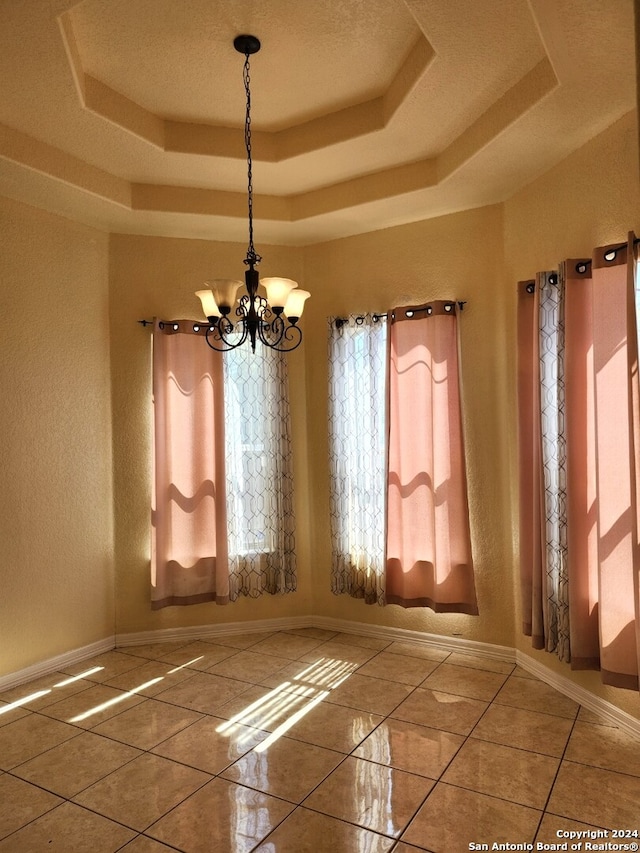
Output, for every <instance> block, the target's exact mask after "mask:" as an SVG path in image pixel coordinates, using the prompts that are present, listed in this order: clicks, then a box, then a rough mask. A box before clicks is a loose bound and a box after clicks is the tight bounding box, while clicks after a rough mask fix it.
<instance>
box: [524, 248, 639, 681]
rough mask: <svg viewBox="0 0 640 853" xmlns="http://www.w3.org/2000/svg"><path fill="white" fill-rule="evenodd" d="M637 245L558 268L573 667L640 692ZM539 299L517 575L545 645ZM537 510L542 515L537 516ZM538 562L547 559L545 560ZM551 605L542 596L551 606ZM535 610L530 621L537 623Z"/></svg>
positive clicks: (530, 319)
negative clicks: (595, 670)
mask: <svg viewBox="0 0 640 853" xmlns="http://www.w3.org/2000/svg"><path fill="white" fill-rule="evenodd" d="M635 263H636V243H635V239H634V237H633V235H630V237H629V241H628V243H627V245H622V246H620V245H618V246H605V247H602V248H599V249H596V250H595V252H594V255H593V258H592V260H586V261H584V260H569V261H566V262H565V263H564V264H563V265H562V268H561V280H562V282H563V283H564V294H563V296H564V299H563V307H562V312H561V316H562V318H563V324H564V338H565V339H564V349H563V360H564V375H565V389H564V390H565V395H564V416H563V418H561V420H560V422H559V430H560V431H561V432H562V440H564V441H566V507H565V522H566V528H567V548H566V569H567V576H568V594H569V637H570V654H569V657H570V660H571V666H572V668H574V669H585V668H599V669H600V671H601V677H602V680H603V682H604V683H605V684H610V685H613V686H616V687H623V688H629V689H635V690H637V689H638V673H639V670H640V588H639V571H640V560H639V546H638V529H639V525H638V501H637V484H638V481H639V478H638V456H639V454H640V431H639V429H640V418H639V405H638V343H637V342H638V339H637V321H636V305H635V284H634V274H635ZM539 300H540V296H536V298H535V299H534V298H533V296H532V295H531V294H530V293H527V291H526V286H522V285H521V291H520V298H519V306H518V308H519V318H518V333H519V369H518V381H519V416H520V424H519V426H520V430H519V432H520V435H519V439H520V487H521V504H520V524H521V578H522V597H523V612H524V614H525V615H524V630H525V633H528V634H531V636H532V642H533V644H534V646H537V647H545V645H546V647H547V648H548V637H547V634H546V632H547V631H548V625H547V624H546V623H544V624H543V629H544V630H543V636H542V637H540V634H539V631H538V630H537V626H536V617H537V616H539V612H540V609H541V601H540V598H539V596H538V593H537V586H538V581H537V580H536V576H541V577H542V578H543V581H542V584H541V586H542V589H543V595H542V599H544V589H545V586H546V582H545V573H546V572H547V571H548V560H547V558H546V556H545V554H546V549H547V546H548V541H549V540H548V532H549V531H548V527H547V526H546V525H545V518H544V509H543V508H544V505H545V504H544V500H545V496H544V492H545V489H546V486H547V483H546V480H545V472H544V466H543V465H541V454H540V451H539V448H540V446H541V443H542V442H541V441H540V440H538V434H539V433H540V427H539V426H538V424H539V423H542V430H543V431H544V419H543V418H541V411H540V409H539V408H538V407H537V406H538V397H539V392H536V388H535V386H536V385H540V370H541V359H540V353H539V345H538V347H537V346H536V339H537V340H538V341H542V340H543V339H544V335H543V333H542V331H541V318H540V315H539V313H538V312H537V310H536V305H538V304H539ZM539 508H542V509H539ZM540 555H542V557H541V556H540ZM544 607H545V602H544V600H543V601H542V610H543V611H544ZM530 614H531V618H530Z"/></svg>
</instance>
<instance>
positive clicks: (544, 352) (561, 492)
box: [534, 272, 571, 661]
mask: <svg viewBox="0 0 640 853" xmlns="http://www.w3.org/2000/svg"><path fill="white" fill-rule="evenodd" d="M564 293H565V283H564V275H563V274H560V273H557V272H542V273H538V276H537V281H536V297H535V299H534V304H535V305H536V307H537V309H538V310H537V314H538V330H539V345H538V351H539V364H540V440H541V450H542V457H541V458H542V475H543V489H542V495H543V503H544V506H543V508H544V526H545V551H544V557H545V578H544V579H545V582H546V583H545V589H544V594H543V597H542V604H543V618H544V636H545V647H546V649H547V651H548V652H553V651H555V652H556V654H557V655H558V657H559V658H560V660H562V661H569V660H570V659H571V652H570V642H569V589H568V565H567V454H566V436H565V376H564V352H565V342H564V308H565V306H564Z"/></svg>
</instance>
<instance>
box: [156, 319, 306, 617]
mask: <svg viewBox="0 0 640 853" xmlns="http://www.w3.org/2000/svg"><path fill="white" fill-rule="evenodd" d="M203 337H204V330H200V331H194V328H193V322H191V321H188V320H181V321H175V322H172V323H159V322H156V324H155V326H154V340H153V396H154V478H153V479H154V489H153V498H154V501H153V509H152V556H151V576H152V595H151V598H152V607H153V608H154V609H159V608H162V607H166V606H169V605H176V604H196V603H199V602H204V601H215V602H216V603H218V604H226V603H227V602H229V601H234V600H235V599H237V598H238V596H239V595H247V596H251V597H257V596H259V595H261V594H262V593H265V592H269V593H279V592H289V591H291V590H294V589H295V588H296V558H295V547H294V515H293V480H292V466H291V441H290V430H289V404H288V396H287V385H288V383H287V365H286V356H284V355H282V354H281V353H276V352H273V351H272V350H268V349H266V348H264V347H259V348H258V349H257V351H256V353H255V354H253V353H252V352H251V351H250V349H246V350H245V348H244V347H243V348H241V349H239V350H235V351H231V352H228V353H225V354H224V355H222V354H220V353H218V352H214V351H213V350H211V349H210V348H209V347H208V346H207V344H206V342H205V341H204V340H203Z"/></svg>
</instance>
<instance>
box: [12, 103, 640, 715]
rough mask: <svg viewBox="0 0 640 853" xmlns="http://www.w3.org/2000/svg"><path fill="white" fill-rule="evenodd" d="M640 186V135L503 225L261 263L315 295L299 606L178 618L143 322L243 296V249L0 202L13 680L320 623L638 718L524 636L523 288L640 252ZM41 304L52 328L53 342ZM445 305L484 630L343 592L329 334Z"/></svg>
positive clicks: (551, 185)
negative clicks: (500, 661) (336, 531)
mask: <svg viewBox="0 0 640 853" xmlns="http://www.w3.org/2000/svg"><path fill="white" fill-rule="evenodd" d="M637 164H638V137H637V130H636V127H635V116H634V115H629V116H627V117H625V118H623V119H622V120H621V121H619V122H618V123H617V124H616V125H614V126H613V127H611V128H610V129H609V130H607V131H606V132H605V133H603V134H602V135H601V136H599V137H598V138H596V139H594V140H593V141H592V142H590V143H589V144H588V145H586V146H584V148H582V149H580V150H579V151H577V152H576V153H574V154H573V155H571V156H570V157H569V158H568V159H567V160H565V161H564V162H563V163H561V164H559V165H558V166H557V167H556V168H555V169H553V170H552V171H551V172H549V173H547V174H546V175H543V176H542V177H540V178H539V179H538V180H536V181H534V182H533V183H532V184H531V185H529V186H528V187H525V188H524V189H522V190H521V191H520V192H519V193H517V194H516V195H515V196H514V197H513V198H511V199H509V200H508V201H506V202H505V203H504V204H503V205H495V206H492V207H487V208H482V209H477V210H472V211H466V212H463V213H458V214H455V215H451V216H446V217H441V218H439V219H433V220H428V221H425V222H420V223H415V224H412V225H406V226H401V227H398V228H393V229H388V230H385V231H381V232H376V233H373V234H365V235H361V236H358V237H351V238H348V239H344V240H336V241H332V242H330V243H325V244H321V245H316V246H311V247H307V248H305V249H299V248H287V247H275V246H271V247H268V246H267V247H259V248H261V250H262V251H263V254H264V256H265V260H264V262H263V264H262V265H261V273H262V274H263V275H269V274H276V273H277V274H281V275H286V276H289V277H291V278H295V279H297V280H298V281H299V282H300V284H301V285H304V286H305V287H306V288H307V289H309V290H311V292H312V294H313V298H312V299H311V300H310V301H309V303H307V306H308V307H307V309H306V311H305V317H304V320H303V323H304V327H305V334H306V338H305V343H304V344H303V346H302V348H301V349H300V350H299V351H298V352H297V353H296V354H294V355H292V356H291V357H290V359H289V364H290V382H291V398H292V414H293V432H294V453H295V458H294V463H295V468H296V472H295V473H296V486H297V498H296V513H297V543H298V553H299V589H298V591H297V592H296V593H294V594H291V595H287V596H281V597H280V596H278V597H273V598H272V597H270V596H265V597H263V598H262V599H260V600H258V601H253V600H251V601H246V600H241V601H239V602H238V603H236V604H234V605H230V606H228V607H216V606H215V605H205V604H203V605H197V606H194V607H188V608H167V609H165V610H163V611H159V612H152V611H151V610H150V606H149V591H148V583H149V499H150V464H151V457H150V334H149V331H148V330H145V329H143V328H142V327H141V326H139V325H138V324H137V322H136V321H137V320H138V319H140V318H142V317H152V316H153V315H157V316H161V317H167V318H177V317H185V316H192V317H196V316H198V306H197V302H196V299H195V297H194V296H193V291H194V290H196V289H197V288H198V287H199V286H200V284H201V282H202V281H204V280H205V279H207V278H211V277H213V276H214V275H215V276H216V277H239V276H241V274H242V270H243V266H242V258H243V257H244V251H245V247H244V245H242V244H228V243H216V242H208V241H195V240H179V239H165V238H149V237H138V236H126V235H111V237H110V238H107V237H106V236H105V235H104V234H100V233H97V232H95V231H93V230H91V229H89V228H85V227H83V226H80V225H75V224H72V223H70V222H68V221H67V220H64V219H61V218H59V217H55V216H50V215H48V214H45V213H41V212H38V211H35V210H33V209H31V208H28V207H25V206H23V205H20V204H17V203H14V202H10V201H7V200H0V217H1V225H2V233H3V236H4V237H6V240H5V245H6V247H7V248H6V251H5V255H6V257H5V258H3V261H2V271H3V277H4V281H3V293H4V292H6V301H5V305H4V306H3V312H2V314H1V315H0V323H1V324H2V330H1V331H2V335H3V344H4V346H3V351H6V357H4V358H3V361H2V364H1V365H0V371H2V373H3V385H2V387H3V390H4V389H9V395H8V399H9V401H10V403H9V405H8V406H5V407H3V410H2V414H0V418H1V419H2V424H1V428H2V434H3V437H4V447H3V456H4V459H3V468H4V471H5V487H4V488H3V494H2V498H0V501H1V504H0V511H1V513H2V515H1V520H0V524H2V526H3V528H5V529H4V530H3V534H2V535H3V542H4V543H7V544H6V545H5V547H4V548H3V557H4V567H5V570H4V571H3V584H4V589H3V596H0V655H1V658H0V673H2V672H9V671H13V670H16V669H18V668H20V667H22V666H26V665H28V664H30V663H33V662H35V661H38V660H41V659H44V658H46V657H49V656H51V655H53V654H56V653H58V652H61V651H67V650H69V649H72V648H77V647H78V646H81V645H84V644H86V643H88V642H91V641H92V640H95V639H99V638H101V637H104V636H108V635H109V634H111V633H113V632H114V631H116V632H118V633H128V632H136V631H145V630H154V629H161V628H171V627H181V626H197V625H208V624H212V623H216V622H217V623H224V622H229V621H233V622H235V621H252V620H256V619H265V618H277V617H287V616H293V615H305V614H318V615H322V616H333V617H336V618H342V619H348V620H354V621H360V622H363V623H368V624H379V625H388V626H393V627H403V628H410V629H413V630H418V631H425V632H430V633H437V634H442V635H445V636H454V635H455V636H462V637H466V638H470V639H474V640H480V641H484V642H490V643H498V644H504V645H507V646H512V645H514V644H515V645H516V646H517V647H518V648H519V649H520V650H522V651H523V652H525V653H527V654H531V656H532V657H534V658H535V659H536V660H539V661H540V662H541V663H543V664H544V665H546V666H548V667H549V668H550V669H552V670H554V671H557V672H559V673H560V674H562V675H564V676H567V677H571V678H574V679H575V681H576V682H577V683H579V684H582V685H584V686H586V687H588V688H589V689H591V690H593V691H594V692H595V693H596V694H598V695H602V696H604V697H605V698H607V699H608V700H609V701H612V702H614V703H615V704H618V705H619V706H620V707H622V708H624V709H625V710H627V711H629V712H630V713H633V714H636V715H637V716H640V710H639V709H638V697H637V695H634V694H629V693H627V692H625V691H616V690H613V689H606V688H603V687H601V686H600V684H599V678H598V675H597V674H593V673H578V674H571V672H570V670H569V669H568V667H566V666H561V665H559V664H557V663H556V662H555V658H554V657H553V656H552V655H546V654H543V653H535V652H533V651H531V649H530V646H529V642H528V640H527V639H526V638H523V637H522V636H521V634H520V627H519V626H520V621H521V620H520V614H519V613H518V611H517V607H518V602H519V595H518V570H517V566H518V552H517V470H516V464H515V463H516V422H515V374H514V367H515V282H516V281H517V280H518V279H519V278H523V277H528V276H530V275H532V274H533V273H535V271H536V270H538V269H543V268H549V267H553V266H554V265H555V264H556V263H557V261H558V260H559V259H560V258H562V257H566V256H569V255H579V254H583V253H585V252H589V251H590V249H591V248H592V247H593V246H595V245H597V244H598V243H602V242H608V241H618V240H621V239H624V237H625V235H626V232H627V230H628V229H629V228H635V229H636V230H637V231H640V195H639V189H638V174H637ZM107 247H108V255H107ZM107 274H108V276H109V303H108V313H107ZM32 294H33V295H32ZM34 296H35V298H38V297H40V298H42V299H43V300H44V305H45V308H44V311H45V312H46V314H47V324H46V326H45V325H44V324H41V325H42V326H43V329H44V330H45V334H44V336H43V335H42V334H41V335H40V336H39V337H37V336H36V334H35V332H34V329H35V326H34V324H33V319H32V318H33V317H34V316H35V310H34V307H33V305H34ZM438 298H453V299H463V300H466V301H467V305H466V306H465V309H464V311H463V312H462V314H461V316H460V327H461V370H462V383H463V413H464V424H465V432H466V441H467V447H466V451H467V463H468V476H469V493H470V510H471V528H472V539H473V547H474V556H475V562H476V575H477V587H478V600H479V607H480V615H479V616H478V617H468V616H458V615H451V614H434V613H432V612H431V611H430V610H428V609H423V608H415V609H409V610H403V609H402V608H399V607H397V606H395V605H394V606H390V607H386V608H379V607H377V606H367V605H364V604H363V603H362V602H360V601H354V600H352V599H349V598H348V597H346V596H339V597H337V596H333V595H332V594H331V592H330V586H329V569H330V543H329V527H328V471H327V430H326V424H327V404H326V387H327V362H326V347H327V330H326V318H327V316H329V315H336V314H346V313H351V312H354V313H358V312H363V311H371V310H380V311H384V310H387V309H388V308H390V307H392V306H394V305H399V304H403V303H404V304H406V303H414V302H419V301H424V300H427V299H438ZM80 308H81V310H82V316H80V315H79V313H78V312H79V309H80ZM107 317H108V322H107ZM25 329H28V331H29V333H28V334H25ZM71 330H72V333H70V332H71ZM38 331H39V332H40V329H38ZM34 341H37V342H38V346H37V347H34ZM109 352H110V378H111V389H110V388H109V384H108V383H109V360H108V359H109ZM5 393H6V391H5ZM111 410H112V415H113V420H112V435H111V431H110V423H109V414H110V411H111ZM112 446H113V481H111V479H110V471H111V467H110V466H111V447H112ZM111 482H113V492H112V487H111ZM34 486H35V487H36V488H34ZM112 494H113V507H114V513H113V530H112V514H111V499H112ZM112 546H113V551H114V554H113V556H114V561H115V582H116V589H117V596H116V601H115V616H114V599H113V588H112V585H113V575H112ZM514 602H515V605H514Z"/></svg>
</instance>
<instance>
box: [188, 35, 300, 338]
mask: <svg viewBox="0 0 640 853" xmlns="http://www.w3.org/2000/svg"><path fill="white" fill-rule="evenodd" d="M233 46H234V47H235V49H236V50H237V51H238V53H242V54H244V68H243V75H242V79H243V81H244V88H245V93H246V97H247V101H246V111H245V120H244V142H245V147H246V150H247V198H248V211H249V245H248V247H247V256H246V258H245V259H244V263H245V264H246V266H247V269H246V270H245V273H244V278H245V285H246V288H247V292H246V293H245V294H244V295H243V296H242V297H241V299H240V300H239V302H238V305H237V307H236V308H235V312H234V313H235V315H236V317H237V318H238V319H237V320H236V322H235V323H234V322H233V321H232V320H231V315H232V310H233V307H234V305H235V303H236V294H237V292H238V288H240V287H242V282H241V281H233V280H230V279H214V280H213V281H207V282H205V284H206V285H208V287H207V288H206V289H205V290H198V291H196V296H198V297H199V298H200V301H201V302H202V310H203V311H204V314H205V317H206V318H207V321H208V323H209V328H208V329H207V330H206V332H205V338H206V341H207V343H208V344H209V346H210V347H211V349H214V350H217V351H218V352H226V351H227V350H231V349H236V347H239V346H242V344H244V343H245V341H247V340H249V341H250V342H251V349H252V351H253V352H255V351H256V341H257V340H259V341H260V343H262V344H263V345H264V346H267V347H270V348H271V349H274V350H278V351H279V352H290V351H291V350H294V349H296V347H298V346H300V343H301V341H302V330H301V329H300V327H299V326H298V325H297V324H298V320H299V319H300V317H301V316H302V311H303V308H304V303H305V300H306V299H308V298H309V296H310V295H311V294H310V293H308V292H307V291H306V290H300V289H298V284H297V282H295V281H292V280H291V279H289V278H263V279H262V281H261V280H260V276H259V274H258V270H257V269H256V267H257V265H258V264H259V263H260V261H261V260H262V258H261V257H260V255H258V254H257V253H256V250H255V247H254V245H253V172H252V160H251V88H250V82H251V78H250V63H249V57H250V56H252V55H253V54H254V53H257V52H258V51H259V50H260V41H259V40H258V39H257V38H256V37H255V36H251V35H241V36H237V37H236V38H235V39H234V42H233ZM259 284H262V285H263V286H264V287H265V289H266V291H267V297H266V299H265V297H264V296H261V295H259V294H258V285H259ZM194 329H196V331H197V330H198V329H199V327H197V328H196V327H195V326H194Z"/></svg>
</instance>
